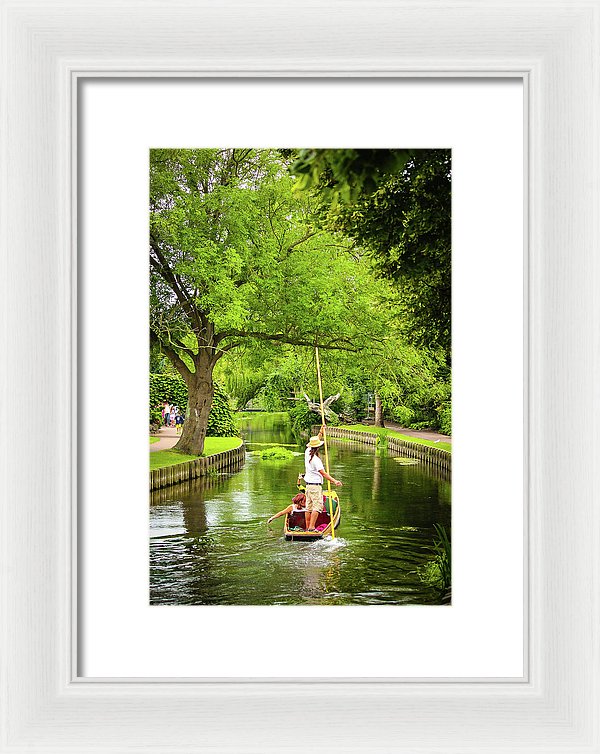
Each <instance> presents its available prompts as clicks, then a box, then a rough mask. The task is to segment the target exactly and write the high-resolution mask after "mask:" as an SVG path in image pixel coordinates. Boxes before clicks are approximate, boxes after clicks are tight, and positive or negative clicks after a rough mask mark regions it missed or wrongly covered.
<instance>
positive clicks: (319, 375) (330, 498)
mask: <svg viewBox="0 0 600 754" xmlns="http://www.w3.org/2000/svg"><path fill="white" fill-rule="evenodd" d="M315 358H316V362H317V382H318V383H319V401H320V403H321V424H322V425H323V441H324V443H325V471H326V472H327V474H329V452H328V450H327V432H326V430H325V409H324V408H323V385H322V384H321V364H320V362H319V346H315ZM327 492H328V493H329V518H330V520H331V538H332V539H335V526H334V525H333V498H332V497H331V482H330V481H329V479H328V480H327Z"/></svg>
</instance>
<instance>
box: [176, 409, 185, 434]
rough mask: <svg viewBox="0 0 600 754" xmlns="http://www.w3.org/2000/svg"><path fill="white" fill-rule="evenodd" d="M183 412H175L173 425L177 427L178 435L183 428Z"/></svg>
mask: <svg viewBox="0 0 600 754" xmlns="http://www.w3.org/2000/svg"><path fill="white" fill-rule="evenodd" d="M183 422H184V418H183V414H182V413H180V412H179V411H178V412H177V416H176V417H175V427H176V428H177V434H178V435H180V434H181V432H182V430H183Z"/></svg>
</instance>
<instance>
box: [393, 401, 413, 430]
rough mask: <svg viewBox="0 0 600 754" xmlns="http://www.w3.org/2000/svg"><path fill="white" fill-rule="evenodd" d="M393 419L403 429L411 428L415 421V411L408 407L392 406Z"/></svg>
mask: <svg viewBox="0 0 600 754" xmlns="http://www.w3.org/2000/svg"><path fill="white" fill-rule="evenodd" d="M389 413H390V416H391V418H392V419H393V420H394V421H395V422H396V423H397V424H400V425H401V426H402V427H411V426H412V424H411V423H412V421H413V419H414V411H413V410H412V409H411V408H409V407H408V406H402V405H397V406H392V408H391V409H390V412H389Z"/></svg>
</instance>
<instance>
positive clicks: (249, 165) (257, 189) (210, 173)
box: [150, 149, 383, 454]
mask: <svg viewBox="0 0 600 754" xmlns="http://www.w3.org/2000/svg"><path fill="white" fill-rule="evenodd" d="M292 184H293V178H292V177H291V176H290V174H289V171H288V169H287V165H286V163H285V160H284V158H283V157H282V156H281V154H280V153H279V152H278V151H276V150H251V149H194V150H171V149H156V150H152V151H151V154H150V337H151V341H152V342H153V343H155V344H157V345H158V346H159V347H160V349H161V351H162V352H163V353H164V354H165V355H166V356H167V357H168V358H169V359H170V360H171V362H172V363H173V365H174V366H175V368H176V369H177V370H178V372H179V373H180V374H181V376H182V377H183V379H184V380H185V382H186V384H187V386H188V391H189V399H188V419H187V421H186V423H185V424H184V430H183V433H182V436H181V439H180V441H179V443H178V444H177V447H178V448H179V449H180V450H182V451H184V452H186V453H190V454H199V453H201V452H202V450H203V447H204V439H205V436H206V427H207V423H208V415H209V412H210V407H211V404H212V399H213V392H214V388H213V370H214V367H215V365H216V363H217V362H218V360H219V359H220V358H221V357H222V356H223V354H225V353H227V352H228V351H231V350H232V349H235V348H237V347H239V346H240V345H241V344H243V343H248V342H252V341H254V342H257V341H271V342H279V343H291V344H295V345H300V346H314V345H315V344H318V345H319V347H320V348H322V349H326V350H327V349H345V350H359V349H360V348H361V347H362V346H363V345H364V344H365V343H366V342H372V341H373V339H374V338H377V337H379V336H380V335H381V333H382V332H383V324H382V323H381V322H380V321H379V318H378V316H376V314H375V312H374V310H373V306H374V301H375V300H376V295H377V291H376V288H377V285H378V284H377V283H375V282H374V281H373V280H372V278H371V277H370V276H369V275H368V273H367V271H366V269H365V267H364V265H363V264H362V262H361V260H360V258H359V257H358V256H353V255H352V254H348V249H347V248H344V249H342V248H340V246H339V243H338V242H337V241H336V239H335V237H334V236H332V235H330V234H327V233H325V232H323V231H319V230H317V229H316V228H314V227H313V226H312V224H311V217H312V216H311V209H310V206H309V201H310V200H309V199H307V198H304V199H299V198H298V197H297V196H296V195H295V194H294V193H293V192H292ZM346 246H347V244H346Z"/></svg>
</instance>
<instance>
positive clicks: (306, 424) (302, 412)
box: [289, 400, 319, 433]
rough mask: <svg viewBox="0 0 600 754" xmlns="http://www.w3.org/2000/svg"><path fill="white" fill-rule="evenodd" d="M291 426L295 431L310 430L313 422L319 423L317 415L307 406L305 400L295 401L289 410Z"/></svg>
mask: <svg viewBox="0 0 600 754" xmlns="http://www.w3.org/2000/svg"><path fill="white" fill-rule="evenodd" d="M289 414H290V419H291V420H292V427H293V429H294V431H295V432H297V433H302V432H310V429H311V427H312V426H313V425H314V424H318V423H319V417H318V416H317V415H316V414H315V413H314V411H311V410H310V409H309V408H308V405H307V403H306V401H305V400H300V401H296V403H295V404H294V406H293V408H291V409H290V411H289Z"/></svg>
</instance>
